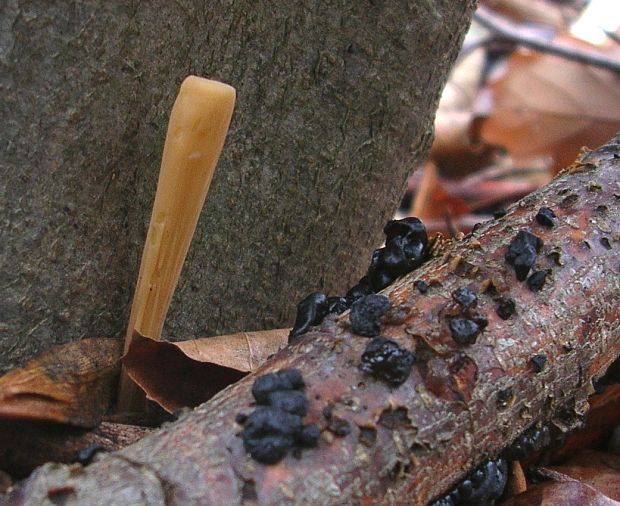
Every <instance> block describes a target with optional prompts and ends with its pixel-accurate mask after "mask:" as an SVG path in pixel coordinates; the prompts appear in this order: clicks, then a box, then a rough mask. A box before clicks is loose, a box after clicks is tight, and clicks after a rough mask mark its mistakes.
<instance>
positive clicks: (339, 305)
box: [327, 297, 350, 314]
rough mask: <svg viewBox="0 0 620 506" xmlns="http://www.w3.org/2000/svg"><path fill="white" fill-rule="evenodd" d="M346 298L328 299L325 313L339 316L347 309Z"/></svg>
mask: <svg viewBox="0 0 620 506" xmlns="http://www.w3.org/2000/svg"><path fill="white" fill-rule="evenodd" d="M349 305H350V304H349V303H348V302H347V299H346V297H329V298H328V299H327V312H328V313H335V314H341V313H344V312H345V311H346V310H347V309H349Z"/></svg>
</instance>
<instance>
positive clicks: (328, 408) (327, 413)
mask: <svg viewBox="0 0 620 506" xmlns="http://www.w3.org/2000/svg"><path fill="white" fill-rule="evenodd" d="M333 414H334V408H333V406H325V407H324V408H323V416H324V417H325V419H326V420H329V419H330V418H331V417H332V415H333Z"/></svg>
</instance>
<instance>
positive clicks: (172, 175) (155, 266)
mask: <svg viewBox="0 0 620 506" xmlns="http://www.w3.org/2000/svg"><path fill="white" fill-rule="evenodd" d="M235 96H236V93H235V89H234V88H232V87H230V86H228V85H226V84H222V83H219V82H216V81H211V80H208V79H203V78H200V77H196V76H189V77H187V78H186V79H185V81H183V84H182V85H181V90H180V91H179V95H178V97H177V99H176V101H175V103H174V107H173V108H172V112H171V114H170V122H169V124H168V133H167V135H166V143H165V145H164V153H163V157H162V162H161V170H160V173H159V181H158V183H157V193H156V194H155V202H154V204H153V212H152V215H151V222H150V225H149V230H148V234H147V237H146V243H145V245H144V251H143V253H142V262H141V264H140V274H139V276H138V282H137V285H136V289H135V292H134V298H133V304H132V307H131V316H130V318H129V326H128V327H127V334H126V338H125V350H127V348H128V347H129V344H130V343H131V340H132V338H133V336H134V335H135V334H136V333H140V334H142V335H144V336H148V337H150V338H152V339H159V338H160V335H161V330H162V327H163V324H164V319H165V317H166V313H167V312H168V307H169V305H170V300H171V298H172V294H173V292H174V289H175V287H176V284H177V281H178V279H179V274H180V273H181V268H182V266H183V262H184V261H185V256H186V254H187V250H188V248H189V244H190V242H191V239H192V236H193V235H194V229H195V228H196V223H197V222H198V216H199V214H200V210H201V209H202V205H203V203H204V200H205V197H206V195H207V191H208V190H209V185H210V183H211V178H212V176H213V172H214V171H215V166H216V164H217V161H218V158H219V156H220V153H221V151H222V147H223V145H224V140H225V138H226V133H227V132H228V126H229V124H230V119H231V116H232V112H233V109H234V105H235ZM144 402H145V398H144V394H143V392H142V391H141V390H140V389H139V388H138V387H137V386H136V385H135V384H134V383H133V382H132V381H131V379H129V377H128V376H127V374H126V373H125V371H124V370H123V371H122V372H121V381H120V392H119V399H118V408H119V410H121V411H138V410H141V409H142V408H143V406H144Z"/></svg>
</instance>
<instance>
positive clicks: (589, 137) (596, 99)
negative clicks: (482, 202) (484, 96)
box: [480, 39, 620, 169]
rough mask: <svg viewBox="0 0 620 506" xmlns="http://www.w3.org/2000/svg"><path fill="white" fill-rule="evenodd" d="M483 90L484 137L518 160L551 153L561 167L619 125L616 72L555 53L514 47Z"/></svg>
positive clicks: (619, 91)
mask: <svg viewBox="0 0 620 506" xmlns="http://www.w3.org/2000/svg"><path fill="white" fill-rule="evenodd" d="M570 40H571V39H564V42H567V41H570ZM573 43H574V44H575V45H577V43H576V42H573ZM487 92H488V93H489V94H490V101H489V102H487V106H486V107H487V108H488V109H489V110H487V111H486V112H485V114H487V115H488V117H487V118H486V119H485V120H483V121H482V125H481V130H480V133H481V136H482V138H483V139H484V141H486V142H488V143H491V144H499V145H503V146H504V147H505V148H506V149H507V150H508V151H509V152H510V154H511V155H512V156H513V157H515V158H519V159H522V160H524V159H530V158H534V157H543V156H550V157H552V158H553V160H554V167H555V168H556V169H559V168H561V167H564V166H567V165H569V164H570V162H571V161H572V160H573V159H574V158H575V156H576V155H577V150H578V149H579V148H580V147H581V146H593V145H597V144H599V143H601V142H603V141H604V140H605V139H607V138H608V137H610V136H612V135H613V134H614V133H615V132H616V131H617V130H618V129H619V128H620V79H619V78H618V76H617V75H615V74H613V73H612V72H608V71H606V70H601V69H597V68H594V67H592V66H588V65H584V64H580V63H575V62H571V61H567V60H565V59H563V58H560V57H558V56H553V55H549V54H538V53H532V52H529V51H526V50H520V51H516V52H515V53H513V54H512V55H511V57H510V59H509V61H508V65H507V68H506V71H505V72H504V73H503V75H502V76H501V77H500V78H499V79H497V80H496V81H495V82H493V83H492V84H491V85H490V87H489V88H488V89H487Z"/></svg>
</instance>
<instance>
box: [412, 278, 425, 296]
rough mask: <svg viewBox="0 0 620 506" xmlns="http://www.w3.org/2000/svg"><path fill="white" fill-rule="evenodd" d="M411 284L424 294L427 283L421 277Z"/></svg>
mask: <svg viewBox="0 0 620 506" xmlns="http://www.w3.org/2000/svg"><path fill="white" fill-rule="evenodd" d="M413 285H414V286H415V287H416V288H417V289H418V292H420V293H421V294H425V293H426V292H428V283H427V282H426V281H424V280H423V279H418V280H417V281H416V282H415V283H413Z"/></svg>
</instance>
